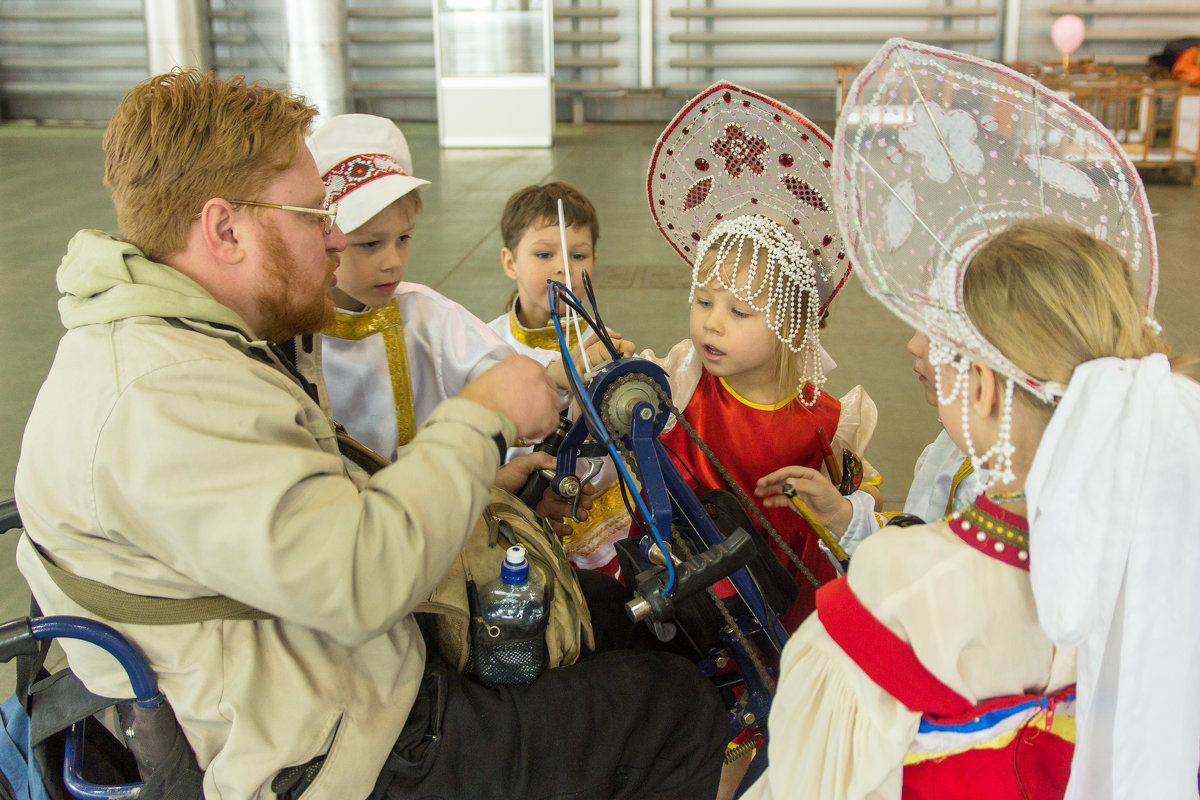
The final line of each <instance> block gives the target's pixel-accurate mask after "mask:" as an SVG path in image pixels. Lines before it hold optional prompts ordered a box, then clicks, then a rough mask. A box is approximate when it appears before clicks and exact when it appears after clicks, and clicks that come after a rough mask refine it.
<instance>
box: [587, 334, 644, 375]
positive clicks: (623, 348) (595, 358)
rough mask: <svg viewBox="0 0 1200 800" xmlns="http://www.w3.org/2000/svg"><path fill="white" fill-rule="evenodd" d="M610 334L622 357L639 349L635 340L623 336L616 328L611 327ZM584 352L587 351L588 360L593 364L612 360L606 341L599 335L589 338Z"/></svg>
mask: <svg viewBox="0 0 1200 800" xmlns="http://www.w3.org/2000/svg"><path fill="white" fill-rule="evenodd" d="M608 336H609V338H610V339H612V343H613V347H615V348H616V349H617V352H618V353H620V354H621V356H622V357H624V356H631V355H633V354H634V352H635V351H636V350H637V347H636V346H635V345H634V343H633V342H631V341H629V340H627V339H625V338H624V337H622V336H621V334H619V333H617V332H616V331H614V330H611V329H610V330H609V332H608ZM584 352H586V353H587V357H588V362H589V363H590V364H592V365H593V366H595V365H596V364H603V363H604V362H606V361H610V360H611V359H610V358H609V355H608V348H607V347H605V346H604V343H603V342H601V341H600V340H599V338H597V337H592V338H591V339H588V344H587V348H586V350H585V351H584Z"/></svg>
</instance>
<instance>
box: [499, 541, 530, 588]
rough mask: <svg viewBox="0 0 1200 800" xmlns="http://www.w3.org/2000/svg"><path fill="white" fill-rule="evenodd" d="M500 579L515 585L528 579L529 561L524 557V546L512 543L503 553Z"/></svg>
mask: <svg viewBox="0 0 1200 800" xmlns="http://www.w3.org/2000/svg"><path fill="white" fill-rule="evenodd" d="M500 580H502V581H504V582H505V583H507V584H509V585H511V586H515V585H517V584H519V583H525V582H526V581H527V580H529V562H528V561H527V560H526V559H525V548H524V547H522V546H521V545H519V544H514V545H513V546H512V547H510V548H508V550H507V551H506V552H505V554H504V561H503V562H501V564H500Z"/></svg>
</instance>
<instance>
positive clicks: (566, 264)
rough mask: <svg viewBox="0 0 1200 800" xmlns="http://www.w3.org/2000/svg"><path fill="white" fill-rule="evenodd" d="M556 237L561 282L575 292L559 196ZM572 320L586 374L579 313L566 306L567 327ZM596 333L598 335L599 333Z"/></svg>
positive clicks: (585, 354) (585, 355)
mask: <svg viewBox="0 0 1200 800" xmlns="http://www.w3.org/2000/svg"><path fill="white" fill-rule="evenodd" d="M558 238H559V241H560V242H561V243H562V244H561V247H562V259H563V273H564V274H565V275H566V276H567V279H566V280H565V281H563V282H564V283H566V284H567V291H568V292H570V293H571V294H575V287H574V286H572V285H571V257H570V256H571V254H570V253H568V252H567V223H566V222H565V221H564V220H563V204H562V198H561V197H560V198H558ZM551 311H553V309H551ZM572 321H574V323H575V341H576V342H577V343H578V344H579V357H580V359H582V360H583V374H584V375H586V374H587V373H589V372H591V371H592V365H591V364H589V363H588V357H587V351H586V349H585V348H584V346H583V331H582V330H580V328H579V315H578V314H576V313H575V309H573V308H571V307H570V306H567V327H568V328H570V326H571V323H572ZM596 335H597V336H599V334H596ZM568 338H569V337H568Z"/></svg>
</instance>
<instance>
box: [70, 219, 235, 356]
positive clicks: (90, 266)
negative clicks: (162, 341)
mask: <svg viewBox="0 0 1200 800" xmlns="http://www.w3.org/2000/svg"><path fill="white" fill-rule="evenodd" d="M57 278H58V290H59V292H61V293H62V296H61V297H60V298H59V300H58V314H59V316H60V317H61V318H62V323H63V325H64V326H65V327H66V328H68V329H71V328H78V327H81V326H83V325H95V324H102V323H106V322H115V321H116V320H120V319H127V318H129V317H147V316H149V317H179V318H182V319H188V320H194V321H198V322H211V323H218V324H221V325H226V326H232V327H234V328H237V329H238V330H239V331H241V332H242V333H243V334H245V335H246V337H247V338H249V339H254V338H256V337H255V336H254V335H253V334H252V333H251V331H250V328H249V326H247V325H246V322H245V321H244V320H243V319H242V318H241V317H240V316H239V315H238V314H237V313H236V312H235V311H233V310H232V309H230V308H228V307H227V306H224V305H222V304H221V303H219V302H217V300H216V299H215V298H214V297H213V296H212V295H211V294H209V293H208V292H207V291H206V290H205V289H204V287H202V286H201V285H200V284H198V283H196V282H195V281H193V280H192V279H191V278H189V277H187V276H186V275H184V274H183V273H182V272H179V271H178V270H175V269H172V268H171V267H168V266H166V265H165V264H159V263H157V262H154V261H151V260H150V259H148V258H146V257H145V256H144V255H142V251H140V250H138V249H137V247H135V246H134V245H132V244H130V243H129V242H125V241H121V240H120V239H117V238H115V237H112V236H109V235H108V234H107V233H104V232H102V231H88V230H85V231H80V232H79V233H77V234H75V236H74V237H73V238H72V239H71V242H70V244H68V245H67V254H66V255H65V256H63V260H62V263H61V264H60V265H59V267H58V275H57Z"/></svg>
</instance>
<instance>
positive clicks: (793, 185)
mask: <svg viewBox="0 0 1200 800" xmlns="http://www.w3.org/2000/svg"><path fill="white" fill-rule="evenodd" d="M780 183H782V184H783V188H785V189H787V190H788V191H789V192H791V194H792V196H793V197H795V198H796V199H797V200H799V201H800V202H802V203H808V204H809V205H810V206H812V207H813V208H816V209H820V210H821V211H828V210H829V206H828V205H827V204H826V203H825V198H823V197H821V195H820V194H818V193H817V190H816V189H814V188H813V187H811V186H809V185H808V184H807V183H805V182H804V181H802V180H800V179H799V178H797V177H796V176H794V175H784V176H783V177H782V178H781V179H780Z"/></svg>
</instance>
